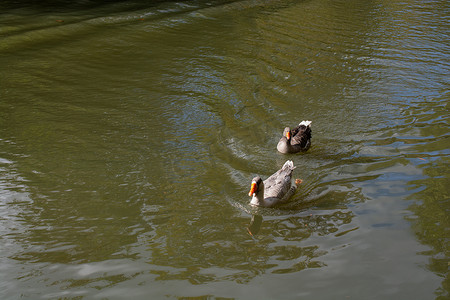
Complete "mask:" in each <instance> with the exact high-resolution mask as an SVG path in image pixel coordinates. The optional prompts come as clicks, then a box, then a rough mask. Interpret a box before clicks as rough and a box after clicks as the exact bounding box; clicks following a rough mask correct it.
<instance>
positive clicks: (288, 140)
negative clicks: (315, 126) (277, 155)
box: [277, 121, 312, 154]
mask: <svg viewBox="0 0 450 300" xmlns="http://www.w3.org/2000/svg"><path fill="white" fill-rule="evenodd" d="M311 123H312V122H311V121H302V122H300V124H298V126H297V127H295V128H294V129H290V128H289V127H286V128H285V129H284V132H283V137H282V138H281V139H280V141H279V142H278V145H277V150H278V151H279V152H281V153H285V154H287V153H297V152H300V151H302V152H305V151H307V150H308V149H309V147H311Z"/></svg>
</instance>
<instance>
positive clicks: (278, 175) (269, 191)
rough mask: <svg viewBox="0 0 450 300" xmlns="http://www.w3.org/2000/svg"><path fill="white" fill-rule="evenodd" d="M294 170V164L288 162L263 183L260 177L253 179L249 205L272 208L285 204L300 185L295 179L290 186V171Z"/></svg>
mask: <svg viewBox="0 0 450 300" xmlns="http://www.w3.org/2000/svg"><path fill="white" fill-rule="evenodd" d="M295 168H296V167H294V163H293V162H292V161H291V160H288V161H286V162H285V163H284V165H283V167H282V168H281V169H280V170H278V171H276V172H275V173H274V174H272V175H271V176H270V177H269V178H267V179H266V180H264V181H263V180H262V179H261V177H260V176H256V177H255V178H253V179H252V183H251V186H250V192H249V193H248V195H249V196H250V197H252V199H251V200H250V205H252V206H260V207H274V206H276V205H279V204H282V203H285V202H287V200H288V199H289V198H290V197H291V196H292V195H293V194H294V193H295V191H296V190H297V187H298V186H299V185H300V184H301V183H302V180H301V179H296V180H295V181H294V184H292V171H294V169H295Z"/></svg>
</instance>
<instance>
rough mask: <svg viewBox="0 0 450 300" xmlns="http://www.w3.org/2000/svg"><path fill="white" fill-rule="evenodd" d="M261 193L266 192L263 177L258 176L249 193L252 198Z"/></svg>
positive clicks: (253, 181) (253, 180)
mask: <svg viewBox="0 0 450 300" xmlns="http://www.w3.org/2000/svg"><path fill="white" fill-rule="evenodd" d="M260 191H264V184H263V181H262V179H261V177H259V176H257V177H255V178H253V179H252V185H251V186H250V192H248V195H249V196H250V197H255V196H256V195H258V194H259V192H260Z"/></svg>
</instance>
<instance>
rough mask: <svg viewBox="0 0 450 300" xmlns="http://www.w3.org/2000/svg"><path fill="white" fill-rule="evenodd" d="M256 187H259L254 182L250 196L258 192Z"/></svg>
mask: <svg viewBox="0 0 450 300" xmlns="http://www.w3.org/2000/svg"><path fill="white" fill-rule="evenodd" d="M256 188H257V185H256V182H252V186H251V187H250V192H248V195H249V196H250V197H251V196H253V194H254V193H256Z"/></svg>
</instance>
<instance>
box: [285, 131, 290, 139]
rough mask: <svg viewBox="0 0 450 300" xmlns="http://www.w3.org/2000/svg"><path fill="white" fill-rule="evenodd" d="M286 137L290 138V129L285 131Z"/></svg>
mask: <svg viewBox="0 0 450 300" xmlns="http://www.w3.org/2000/svg"><path fill="white" fill-rule="evenodd" d="M286 137H287V139H288V140H289V139H290V138H291V132H290V131H288V132H286Z"/></svg>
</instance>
